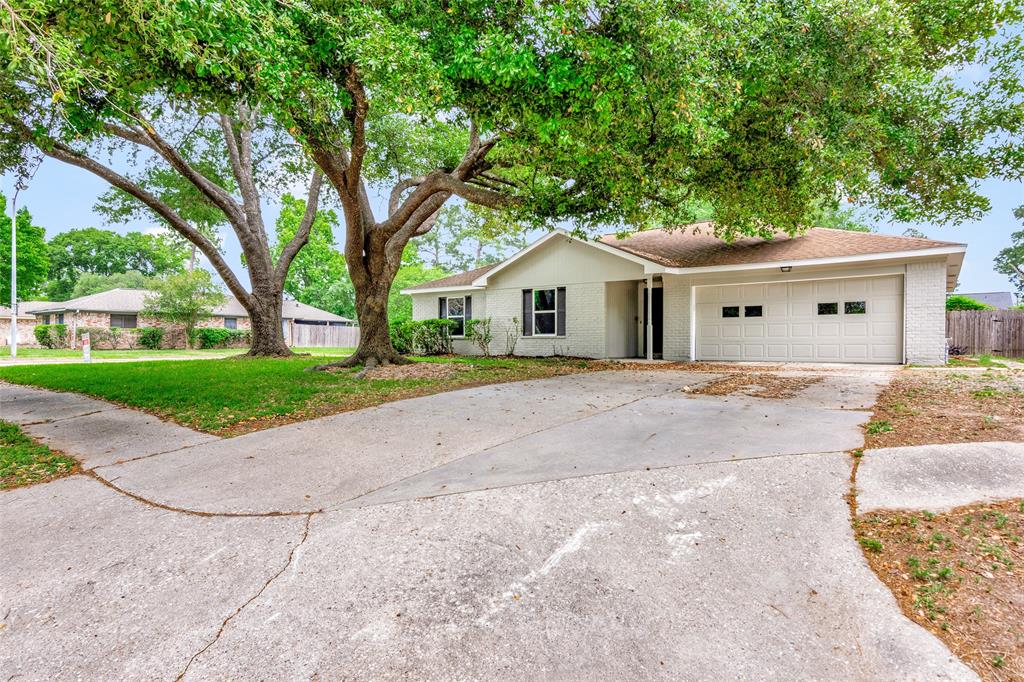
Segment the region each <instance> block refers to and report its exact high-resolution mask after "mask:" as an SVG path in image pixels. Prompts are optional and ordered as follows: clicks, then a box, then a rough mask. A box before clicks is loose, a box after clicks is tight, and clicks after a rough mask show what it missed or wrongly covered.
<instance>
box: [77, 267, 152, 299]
mask: <svg viewBox="0 0 1024 682" xmlns="http://www.w3.org/2000/svg"><path fill="white" fill-rule="evenodd" d="M150 283H151V278H149V277H146V276H145V275H143V274H142V273H141V272H139V271H138V270H129V271H127V272H117V273H114V274H112V275H97V274H95V273H92V272H83V273H82V274H81V275H80V276H79V278H78V281H77V282H75V288H74V289H73V290H72V292H71V298H78V297H80V296H88V295H89V294H98V293H100V292H103V291H110V290H111V289H148V288H149V285H150Z"/></svg>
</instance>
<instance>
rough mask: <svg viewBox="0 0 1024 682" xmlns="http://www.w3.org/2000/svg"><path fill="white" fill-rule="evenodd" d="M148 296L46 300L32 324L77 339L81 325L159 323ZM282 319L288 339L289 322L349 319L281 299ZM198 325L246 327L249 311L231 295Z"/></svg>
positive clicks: (122, 293)
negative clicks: (148, 309)
mask: <svg viewBox="0 0 1024 682" xmlns="http://www.w3.org/2000/svg"><path fill="white" fill-rule="evenodd" d="M152 295H153V292H151V291H149V290H147V289H111V290H110V291H103V292H100V293H97V294H89V295H88V296H81V297H79V298H73V299H71V300H69V301H61V302H49V303H47V304H46V305H42V306H33V308H34V314H35V320H36V322H35V323H36V324H65V325H67V326H68V328H69V331H70V334H71V338H72V339H77V333H76V332H77V330H78V329H81V328H85V327H94V328H102V329H109V328H112V327H119V328H121V329H137V328H139V327H152V326H157V325H161V324H162V323H161V322H160V320H157V319H154V318H151V317H146V316H144V315H142V310H143V308H145V305H146V298H147V297H150V296H152ZM282 318H283V320H282V324H283V326H284V333H285V337H286V338H291V335H290V331H291V329H292V326H293V325H318V326H324V325H326V326H334V327H350V326H352V320H350V319H348V318H347V317H341V316H340V315H335V314H334V313H329V312H327V311H326V310H320V309H319V308H314V307H313V306H311V305H306V304H305V303H299V302H298V301H284V305H283V309H282ZM199 326H201V327H224V328H225V329H249V328H250V324H249V313H248V312H246V310H245V308H243V307H242V304H241V303H239V302H238V299H236V298H235V297H233V296H231V297H228V299H227V300H226V301H225V302H224V304H223V305H220V306H218V307H217V308H216V309H215V310H214V311H213V316H212V317H209V318H207V319H205V320H203V321H202V322H200V324H199Z"/></svg>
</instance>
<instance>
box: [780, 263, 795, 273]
mask: <svg viewBox="0 0 1024 682" xmlns="http://www.w3.org/2000/svg"><path fill="white" fill-rule="evenodd" d="M792 269H793V266H792V265H783V266H782V267H781V268H779V270H782V271H783V272H789V271H791V270H792Z"/></svg>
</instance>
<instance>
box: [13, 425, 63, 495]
mask: <svg viewBox="0 0 1024 682" xmlns="http://www.w3.org/2000/svg"><path fill="white" fill-rule="evenodd" d="M77 466H78V463H77V462H75V460H74V459H72V458H71V457H68V456H67V455H62V454H61V453H59V452H54V451H53V450H51V449H50V448H48V447H46V446H45V445H41V444H39V443H37V442H35V441H34V440H32V439H31V438H29V437H28V436H26V435H25V434H24V433H23V432H22V430H21V428H20V427H19V426H18V425H17V424H12V423H11V422H6V421H3V420H0V490H6V489H8V488H17V487H18V486H22V485H29V484H31V483H42V482H43V481H51V480H53V479H55V478H60V477H61V476H67V475H68V474H70V473H73V472H74V470H75V467H77Z"/></svg>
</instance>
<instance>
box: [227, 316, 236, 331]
mask: <svg viewBox="0 0 1024 682" xmlns="http://www.w3.org/2000/svg"><path fill="white" fill-rule="evenodd" d="M224 328H225V329H238V318H237V317H225V318H224Z"/></svg>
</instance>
